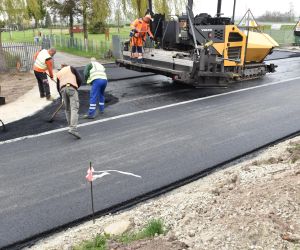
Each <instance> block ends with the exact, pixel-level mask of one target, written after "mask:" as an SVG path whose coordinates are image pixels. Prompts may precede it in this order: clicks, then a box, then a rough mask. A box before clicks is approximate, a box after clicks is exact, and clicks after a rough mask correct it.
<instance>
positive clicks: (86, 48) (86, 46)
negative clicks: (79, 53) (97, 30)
mask: <svg viewBox="0 0 300 250" xmlns="http://www.w3.org/2000/svg"><path fill="white" fill-rule="evenodd" d="M84 47H85V51H86V52H88V40H87V39H86V38H84Z"/></svg>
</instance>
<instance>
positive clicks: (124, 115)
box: [0, 76, 300, 145]
mask: <svg viewBox="0 0 300 250" xmlns="http://www.w3.org/2000/svg"><path fill="white" fill-rule="evenodd" d="M295 80H300V76H299V77H294V78H290V79H285V80H280V81H276V82H272V83H266V84H262V85H259V86H253V87H249V88H244V89H239V90H234V91H231V92H226V93H222V94H217V95H211V96H206V97H200V98H196V99H192V100H188V101H184V102H178V103H173V104H169V105H165V106H160V107H156V108H151V109H145V110H141V111H136V112H132V113H128V114H123V115H117V116H113V117H109V118H105V119H101V120H97V121H92V122H87V123H83V124H79V125H78V127H86V126H90V125H94V124H98V123H104V122H107V121H112V120H117V119H121V118H126V117H131V116H136V115H140V114H145V113H149V112H152V111H157V110H163V109H167V108H172V107H176V106H181V105H185V104H189V103H194V102H199V101H203V100H207V99H212V98H216V97H219V96H226V95H232V94H236V93H241V92H245V91H249V90H253V89H259V88H264V87H269V86H273V85H278V84H281V83H285V82H291V81H295ZM295 83H296V82H295ZM68 129H69V128H68V127H66V128H60V129H55V130H51V131H47V132H43V133H39V134H35V135H27V136H22V137H18V138H14V139H11V140H7V141H3V142H0V145H3V144H7V143H12V142H17V141H21V140H25V139H30V138H35V137H40V136H44V135H50V134H55V133H59V132H62V131H66V130H68Z"/></svg>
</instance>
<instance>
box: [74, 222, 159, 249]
mask: <svg viewBox="0 0 300 250" xmlns="http://www.w3.org/2000/svg"><path fill="white" fill-rule="evenodd" d="M164 233H165V230H164V225H163V222H162V221H161V220H155V219H154V220H150V221H149V222H148V223H147V225H146V226H145V227H144V228H143V229H142V230H141V231H139V232H131V233H124V234H123V235H121V236H118V237H111V236H110V235H97V236H96V238H94V239H92V240H89V241H84V242H82V243H81V244H80V245H78V246H75V247H74V248H73V249H74V250H107V249H108V248H107V247H108V240H110V241H116V242H120V243H124V244H128V243H131V242H134V241H137V240H142V239H147V238H153V237H154V236H156V235H160V234H164Z"/></svg>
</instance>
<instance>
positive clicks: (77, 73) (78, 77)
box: [70, 66, 82, 88]
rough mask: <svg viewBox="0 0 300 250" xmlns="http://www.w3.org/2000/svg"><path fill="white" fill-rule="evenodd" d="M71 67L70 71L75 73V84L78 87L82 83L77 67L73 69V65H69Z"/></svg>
mask: <svg viewBox="0 0 300 250" xmlns="http://www.w3.org/2000/svg"><path fill="white" fill-rule="evenodd" d="M70 68H71V71H72V73H73V74H74V75H75V77H76V82H77V85H78V88H79V87H80V86H81V85H82V79H81V76H80V74H79V72H78V71H77V69H75V68H74V67H72V66H71V67H70Z"/></svg>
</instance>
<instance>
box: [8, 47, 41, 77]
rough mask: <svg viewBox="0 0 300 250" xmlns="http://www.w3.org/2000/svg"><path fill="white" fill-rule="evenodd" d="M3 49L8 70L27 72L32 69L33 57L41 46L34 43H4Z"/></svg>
mask: <svg viewBox="0 0 300 250" xmlns="http://www.w3.org/2000/svg"><path fill="white" fill-rule="evenodd" d="M2 49H3V51H4V59H5V63H6V67H7V68H8V69H17V70H18V71H22V72H26V71H30V70H31V69H32V66H33V63H34V59H33V56H34V54H35V52H36V51H38V50H39V49H41V46H40V45H37V44H34V43H2Z"/></svg>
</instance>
